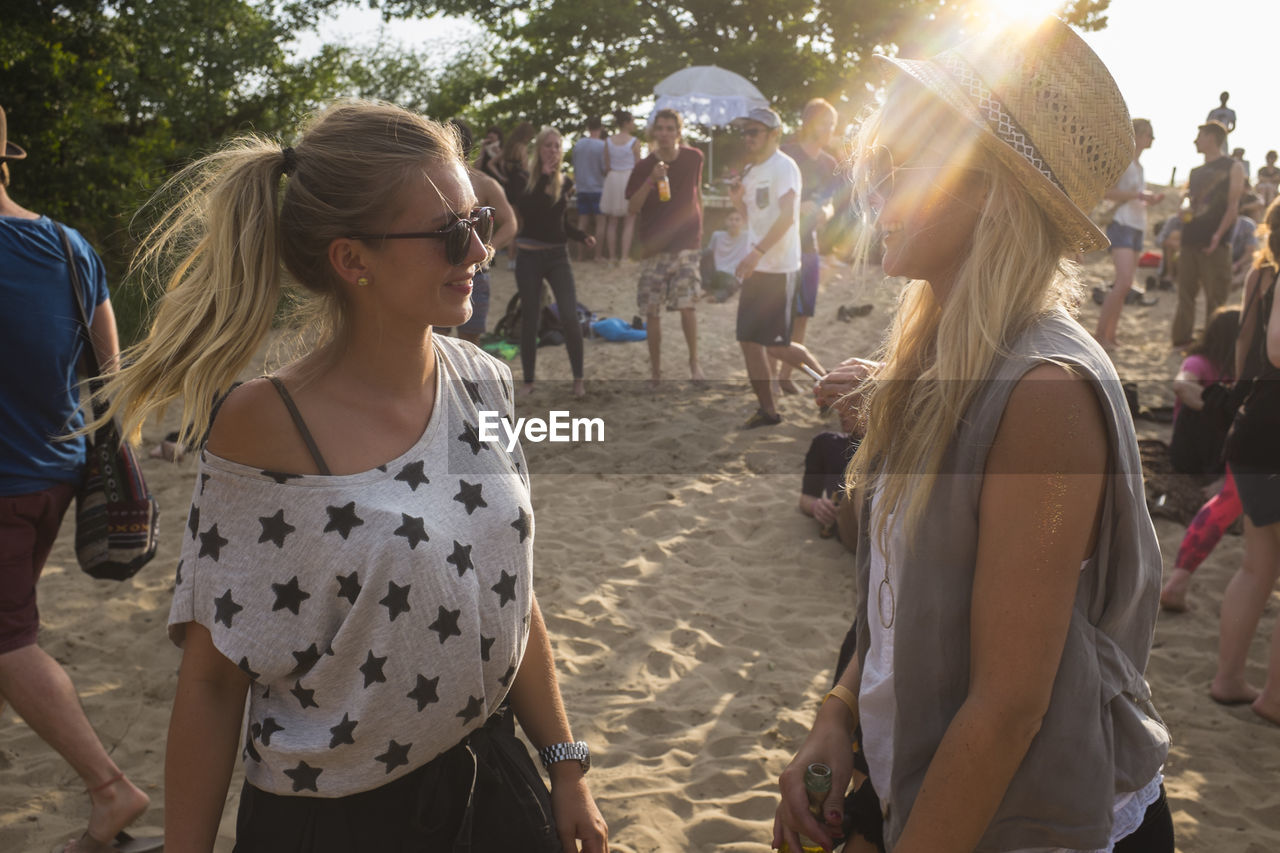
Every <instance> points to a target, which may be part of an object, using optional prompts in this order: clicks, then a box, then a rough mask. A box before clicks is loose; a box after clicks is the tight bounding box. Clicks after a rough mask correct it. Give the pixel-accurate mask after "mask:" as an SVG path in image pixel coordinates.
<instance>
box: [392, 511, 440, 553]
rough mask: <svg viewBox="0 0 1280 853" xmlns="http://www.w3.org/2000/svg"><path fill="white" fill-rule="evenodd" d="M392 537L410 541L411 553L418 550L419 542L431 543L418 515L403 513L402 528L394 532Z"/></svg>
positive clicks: (401, 515)
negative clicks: (401, 537)
mask: <svg viewBox="0 0 1280 853" xmlns="http://www.w3.org/2000/svg"><path fill="white" fill-rule="evenodd" d="M392 535H394V536H403V537H404V538H405V539H406V540H408V542H409V550H410V551H412V550H413V549H414V548H417V547H418V543H419V542H429V541H431V537H430V536H428V535H427V528H426V526H425V524H424V522H423V520H422V519H421V518H419V517H418V516H416V515H406V514H405V513H403V512H402V513H400V526H399V527H397V528H396V529H395V530H393V531H392Z"/></svg>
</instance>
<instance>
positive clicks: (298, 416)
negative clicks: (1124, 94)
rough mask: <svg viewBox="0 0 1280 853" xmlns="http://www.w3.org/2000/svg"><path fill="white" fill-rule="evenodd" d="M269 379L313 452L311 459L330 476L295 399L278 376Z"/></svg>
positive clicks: (322, 471) (320, 469) (318, 468)
mask: <svg viewBox="0 0 1280 853" xmlns="http://www.w3.org/2000/svg"><path fill="white" fill-rule="evenodd" d="M267 378H268V379H270V380H271V384H272V385H274V386H275V387H276V391H278V392H279V393H280V399H281V400H283V401H284V407H285V408H286V409H288V410H289V416H290V417H291V418H293V425H294V426H296V427H297V428H298V433H299V434H300V435H301V436H302V441H303V443H304V444H306V445H307V450H309V451H310V452H311V459H312V460H313V461H314V462H315V463H316V468H317V470H319V471H320V473H321V474H323V475H324V476H326V477H327V476H329V466H328V465H326V464H325V463H324V457H323V456H321V455H320V448H319V447H317V446H316V440H315V439H314V438H312V437H311V430H309V429H307V423H306V421H304V420H303V419H302V413H301V412H299V411H298V407H297V406H296V405H295V404H294V402H293V398H292V397H290V396H289V392H288V391H287V390H285V387H284V383H283V382H281V381H280V379H279V377H276V376H268V377H267Z"/></svg>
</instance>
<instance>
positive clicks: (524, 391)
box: [520, 382, 533, 397]
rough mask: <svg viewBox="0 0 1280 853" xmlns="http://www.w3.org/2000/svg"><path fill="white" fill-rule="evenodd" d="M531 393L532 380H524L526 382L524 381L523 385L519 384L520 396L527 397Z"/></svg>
mask: <svg viewBox="0 0 1280 853" xmlns="http://www.w3.org/2000/svg"><path fill="white" fill-rule="evenodd" d="M532 393H533V383H532V382H526V383H524V384H523V385H521V386H520V396H521V397H528V396H529V395H530V394H532Z"/></svg>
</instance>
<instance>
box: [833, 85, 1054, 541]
mask: <svg viewBox="0 0 1280 853" xmlns="http://www.w3.org/2000/svg"><path fill="white" fill-rule="evenodd" d="M899 91H902V94H903V95H904V96H905V95H908V94H910V95H911V96H913V97H919V98H922V99H925V100H926V103H924V104H923V105H918V109H919V110H920V112H921V113H922V114H924V115H931V116H933V117H934V118H935V120H937V119H938V117H939V116H941V120H943V121H959V120H960V119H958V118H954V117H952V114H951V113H950V112H949V110H948V109H947V108H946V107H945V106H943V105H941V104H939V103H937V102H936V101H933V99H932V97H931V96H930V95H928V94H927V93H926V92H925V91H924V90H923V89H921V88H919V87H914V86H911V87H909V88H908V89H907V90H906V91H903V90H899ZM929 101H933V103H928V102H929ZM894 105H895V101H894V100H893V99H892V98H891V100H890V101H889V105H887V106H886V107H885V108H882V110H881V111H879V112H877V113H873V114H872V115H871V116H869V117H868V118H867V119H866V120H865V121H864V122H863V123H862V124H861V126H860V128H859V130H858V131H857V134H856V136H855V138H854V140H853V151H854V152H855V156H856V153H857V152H862V151H868V150H870V149H871V148H872V146H873V145H875V144H876V142H877V136H878V134H879V132H880V129H881V125H882V119H883V111H884V109H888V108H890V107H891V106H894ZM926 124H927V123H926V122H921V123H920V126H925V125H926ZM965 165H966V166H967V167H969V168H972V169H974V170H976V171H978V172H980V173H982V175H983V176H984V178H985V184H986V188H987V197H986V199H985V201H983V202H982V204H981V212H980V214H979V218H978V221H977V224H976V225H975V227H974V232H973V238H972V242H971V244H970V247H969V250H968V252H967V253H966V255H965V257H964V258H963V260H962V261H961V262H960V264H959V266H958V268H957V272H956V274H955V277H954V281H953V285H952V288H951V290H950V292H949V294H948V296H947V297H946V300H945V302H944V304H941V305H939V303H938V301H937V300H936V299H935V297H934V293H933V290H932V288H931V287H930V285H929V283H928V282H926V281H911V282H909V283H908V284H907V285H906V287H905V288H904V290H903V292H902V295H901V297H900V299H899V302H898V308H897V311H896V313H895V316H894V321H893V325H892V327H891V329H890V331H889V334H888V338H887V339H886V341H885V342H884V344H883V346H882V348H881V350H880V352H879V353H878V354H877V357H878V358H879V359H880V360H882V361H883V362H884V365H883V367H882V369H881V370H879V371H878V373H877V375H876V376H875V377H874V378H873V379H871V380H869V381H868V382H867V383H865V385H864V387H863V389H862V390H863V391H865V392H866V395H865V397H864V408H863V412H862V414H863V418H864V420H865V424H866V437H865V438H864V439H863V441H862V443H861V445H860V446H859V448H858V451H857V453H856V454H855V455H854V457H853V459H852V460H851V461H850V463H849V467H848V471H847V477H846V480H847V487H848V488H850V489H860V490H861V491H862V493H863V494H864V495H869V494H870V490H871V489H877V490H879V501H878V503H877V512H876V514H875V517H874V518H873V519H872V530H873V531H874V533H875V535H876V536H878V537H880V541H881V542H882V544H883V543H884V539H885V536H886V534H887V518H888V515H889V513H890V512H892V513H894V514H895V515H896V516H898V517H899V518H902V519H903V521H904V525H905V527H904V529H905V531H906V534H907V541H908V542H911V541H912V540H913V539H914V538H915V534H916V533H917V532H918V531H919V527H920V522H921V520H922V517H923V514H924V511H925V508H926V507H927V505H928V503H929V498H930V495H931V494H932V493H933V488H934V485H935V483H936V481H937V478H938V474H939V471H940V468H941V466H942V461H943V457H944V456H945V454H946V451H947V449H948V447H949V445H950V444H951V440H952V437H953V436H954V435H955V433H956V432H957V430H958V429H959V427H960V423H961V419H962V417H963V416H964V413H965V410H966V409H967V408H968V406H969V404H970V403H971V402H972V401H973V399H974V397H975V395H976V394H977V392H978V390H979V388H980V386H981V385H982V382H983V381H984V380H985V379H986V377H987V375H988V374H989V372H990V370H991V368H992V366H993V365H994V363H995V360H996V358H997V356H999V355H1000V354H1001V353H1003V352H1006V351H1007V348H1008V346H1009V345H1010V344H1011V343H1012V342H1013V340H1014V339H1015V338H1016V337H1017V335H1018V334H1019V333H1020V332H1022V331H1023V330H1025V329H1026V328H1027V327H1028V326H1030V325H1031V324H1032V323H1033V322H1034V321H1035V320H1036V319H1037V318H1039V317H1042V316H1044V315H1046V314H1048V313H1049V312H1052V311H1054V310H1056V309H1059V308H1070V307H1071V306H1074V305H1075V304H1077V302H1078V299H1079V284H1078V281H1077V280H1076V269H1075V266H1074V264H1072V263H1070V262H1068V261H1066V260H1064V259H1063V255H1064V253H1065V252H1066V250H1067V245H1066V240H1065V239H1064V238H1063V237H1062V236H1061V235H1060V233H1059V232H1058V230H1057V229H1056V228H1054V226H1053V225H1052V223H1051V222H1050V220H1049V219H1048V217H1047V216H1046V215H1045V213H1044V211H1043V210H1042V209H1041V208H1040V207H1039V206H1038V205H1037V204H1036V202H1035V201H1034V200H1033V199H1032V197H1031V196H1030V194H1029V193H1028V192H1027V191H1026V190H1025V189H1024V188H1023V187H1022V185H1021V184H1020V183H1019V182H1018V181H1017V179H1016V178H1015V177H1014V175H1013V174H1012V172H1010V171H1009V170H1008V169H1007V168H1006V167H1004V166H1003V165H1002V164H1000V163H999V162H998V161H997V159H996V158H995V157H994V156H993V155H991V154H989V153H988V152H986V151H985V149H983V148H982V147H981V146H976V148H975V150H974V152H973V153H972V154H971V155H970V156H969V159H968V161H967V162H966V163H965ZM873 230H874V229H873V228H871V227H866V228H864V229H863V234H862V237H861V241H860V242H861V244H862V245H861V248H862V250H863V254H864V257H865V254H866V251H867V250H868V249H869V244H870V240H871V234H872V231H873Z"/></svg>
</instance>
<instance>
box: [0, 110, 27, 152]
mask: <svg viewBox="0 0 1280 853" xmlns="http://www.w3.org/2000/svg"><path fill="white" fill-rule="evenodd" d="M26 157H27V152H25V151H23V150H22V149H21V148H19V147H18V146H16V145H14V144H13V143H12V142H10V141H9V125H8V122H7V121H6V120H5V117H4V107H0V160H25V159H26Z"/></svg>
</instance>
